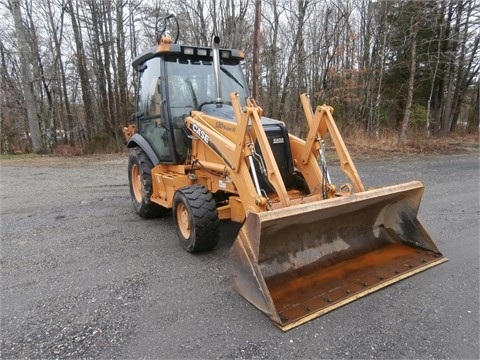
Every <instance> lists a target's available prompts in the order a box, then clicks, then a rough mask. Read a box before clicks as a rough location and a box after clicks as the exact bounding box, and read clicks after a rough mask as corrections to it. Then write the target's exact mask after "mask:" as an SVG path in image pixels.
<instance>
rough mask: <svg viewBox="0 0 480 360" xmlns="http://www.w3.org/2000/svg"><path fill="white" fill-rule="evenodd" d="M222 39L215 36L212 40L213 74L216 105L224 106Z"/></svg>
mask: <svg viewBox="0 0 480 360" xmlns="http://www.w3.org/2000/svg"><path fill="white" fill-rule="evenodd" d="M219 48H220V37H218V36H216V35H215V36H214V37H213V39H212V55H213V72H214V78H215V97H216V98H215V103H216V104H217V105H220V104H223V100H222V91H221V86H220V51H219Z"/></svg>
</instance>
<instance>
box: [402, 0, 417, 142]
mask: <svg viewBox="0 0 480 360" xmlns="http://www.w3.org/2000/svg"><path fill="white" fill-rule="evenodd" d="M413 6H414V14H413V16H412V23H413V24H412V49H411V52H412V53H411V61H410V76H409V78H408V90H407V91H408V92H407V102H406V104H405V112H404V114H403V120H402V127H401V130H400V136H399V138H398V141H399V143H401V144H404V143H406V142H407V131H408V123H409V122H410V112H411V111H412V102H413V90H414V84H415V69H416V67H417V35H418V16H417V15H418V9H417V4H414V5H413Z"/></svg>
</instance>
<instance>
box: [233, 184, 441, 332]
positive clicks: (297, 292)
mask: <svg viewBox="0 0 480 360" xmlns="http://www.w3.org/2000/svg"><path fill="white" fill-rule="evenodd" d="M422 194H423V185H422V183H420V182H418V181H413V182H409V183H405V184H400V185H394V186H389V187H384V188H380V189H375V190H369V191H365V192H360V193H356V194H353V195H349V196H345V197H337V198H333V199H328V200H323V201H319V202H315V203H309V204H301V205H297V206H291V207H287V208H282V209H278V210H272V211H268V212H263V213H251V212H250V213H248V214H247V217H246V220H245V223H244V225H243V226H242V228H241V229H240V232H239V234H238V237H237V239H236V240H235V243H234V245H233V247H232V250H231V260H232V261H231V262H232V275H233V280H234V286H235V289H236V290H237V291H238V292H239V293H240V295H242V296H243V297H245V298H246V299H247V300H248V301H250V302H251V303H252V304H253V305H255V306H256V307H257V308H258V309H260V310H261V311H262V312H264V313H265V314H267V315H268V316H269V317H270V318H271V319H272V320H273V321H274V322H275V323H276V325H277V326H278V327H280V328H281V329H282V330H284V331H286V330H289V329H291V328H294V327H296V326H298V325H301V324H303V323H305V322H307V321H309V320H311V319H314V318H316V317H318V316H320V315H323V314H325V313H326V312H328V311H331V310H334V309H336V308H338V307H340V306H343V305H345V304H347V303H349V302H352V301H354V300H356V299H358V298H360V297H362V296H366V295H368V294H370V293H372V292H374V291H376V290H379V289H381V288H383V287H386V286H388V285H390V284H392V283H395V282H397V281H400V280H402V279H405V278H407V277H409V276H412V275H414V274H416V273H418V272H420V271H423V270H426V269H428V268H430V267H432V266H435V265H438V264H440V263H442V262H445V261H447V259H446V258H445V257H444V256H443V255H442V254H441V253H440V251H439V250H438V248H437V246H436V245H435V244H434V242H433V241H432V239H431V238H430V236H429V235H428V234H427V232H426V231H425V229H424V228H423V227H422V225H421V224H420V223H419V221H418V220H417V212H418V207H419V205H420V201H421V197H422Z"/></svg>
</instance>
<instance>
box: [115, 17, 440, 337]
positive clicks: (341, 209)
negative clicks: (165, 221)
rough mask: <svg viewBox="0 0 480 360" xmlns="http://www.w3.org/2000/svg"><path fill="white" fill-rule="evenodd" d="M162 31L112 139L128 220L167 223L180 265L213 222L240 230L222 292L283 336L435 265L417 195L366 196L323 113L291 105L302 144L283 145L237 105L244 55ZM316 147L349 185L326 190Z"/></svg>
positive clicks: (208, 237) (207, 241)
mask: <svg viewBox="0 0 480 360" xmlns="http://www.w3.org/2000/svg"><path fill="white" fill-rule="evenodd" d="M172 17H173V16H172V15H170V16H168V17H166V18H163V19H161V20H160V21H159V23H158V24H160V25H159V26H158V27H157V28H158V29H159V30H157V36H158V39H157V45H156V46H154V47H153V48H151V49H150V50H148V51H146V52H145V53H143V54H142V55H140V56H139V57H137V58H136V59H135V60H134V61H133V67H134V69H135V70H136V71H137V74H138V86H137V97H136V112H135V115H134V117H135V119H134V121H133V122H132V123H131V124H130V125H129V126H127V127H125V129H124V133H125V137H126V140H127V147H128V148H130V155H129V161H128V177H129V183H130V192H131V198H132V201H133V205H134V207H135V210H136V212H137V213H138V214H139V215H140V216H142V217H145V218H151V217H158V216H165V215H167V214H168V213H170V212H171V213H173V218H174V222H175V225H176V228H177V233H178V238H179V240H180V244H181V245H182V246H183V248H185V249H186V250H187V251H189V252H198V251H204V250H208V249H211V248H213V247H214V246H215V245H216V244H217V242H218V240H219V220H221V219H230V220H231V221H234V222H239V223H243V226H242V227H241V229H240V231H239V234H238V237H237V238H236V240H235V242H234V245H233V247H232V249H231V265H232V269H231V272H232V279H233V283H234V287H235V289H236V291H237V292H238V293H239V294H240V295H242V296H243V297H245V298H246V299H247V300H248V301H249V302H251V303H252V304H253V305H255V306H256V307H257V308H258V309H260V310H261V311H262V312H264V313H265V314H267V315H268V316H269V317H270V318H271V320H272V321H273V322H274V323H275V324H276V325H277V326H278V327H280V328H281V329H282V330H284V331H285V330H289V329H291V328H293V327H295V326H298V325H300V324H302V323H305V322H307V321H309V320H311V319H313V318H316V317H318V316H320V315H322V314H324V313H326V312H328V311H331V310H333V309H336V308H338V307H340V306H342V305H345V304H347V303H349V302H351V301H354V300H356V299H358V298H360V297H362V296H365V295H368V294H370V293H372V292H374V291H376V290H378V289H381V288H383V287H386V286H388V285H390V284H392V283H395V282H397V281H400V280H402V279H404V278H407V277H409V276H411V275H414V274H416V273H418V272H420V271H423V270H426V269H428V268H430V267H432V266H435V265H438V264H440V263H442V262H444V261H447V259H446V258H445V257H444V256H443V255H442V254H441V252H440V251H439V249H438V248H437V246H436V245H435V243H434V242H433V241H432V239H431V238H430V236H429V235H428V233H427V232H426V231H425V229H424V228H423V227H422V225H421V224H420V222H419V221H418V219H417V212H418V208H419V205H420V201H421V197H422V194H423V185H422V183H420V182H419V181H412V182H408V183H404V184H400V185H393V186H388V187H383V188H378V189H373V190H365V188H364V185H363V184H362V181H361V180H360V177H359V175H358V173H357V171H356V169H355V166H354V164H353V162H352V160H351V158H350V156H349V154H348V151H347V149H346V147H345V144H344V142H343V140H342V138H341V136H340V134H339V131H338V129H337V127H336V125H335V122H334V120H333V117H332V112H333V109H332V108H330V107H328V106H325V105H323V106H318V107H316V108H315V109H312V108H311V106H310V101H309V98H308V97H307V96H306V95H305V94H303V95H301V97H300V99H301V103H302V105H303V109H304V112H305V117H306V121H307V122H308V129H309V130H308V135H307V137H306V138H305V139H304V140H302V139H300V138H298V137H296V136H293V135H292V134H289V133H288V131H287V129H286V127H285V125H284V123H283V122H280V121H277V120H273V119H269V118H266V117H264V116H263V115H262V109H261V108H260V107H259V105H258V104H257V103H256V101H255V100H254V99H252V98H251V97H249V93H248V86H247V83H246V82H245V79H244V75H243V72H242V61H243V60H244V53H243V52H242V51H239V50H234V49H221V48H220V47H219V43H220V39H219V38H218V37H214V38H213V41H212V46H211V47H200V46H184V45H180V44H178V43H177V42H176V40H172V38H171V37H170V36H167V35H165V24H166V23H167V22H168V21H169V19H172ZM162 24H163V27H162V26H161V25H162ZM160 28H161V29H160ZM177 35H178V33H177ZM177 37H178V36H177ZM224 94H226V96H225V97H224ZM327 138H328V139H330V140H331V142H332V143H333V145H334V148H335V150H336V152H337V154H338V158H339V162H340V168H341V170H343V172H344V173H345V174H346V175H345V176H346V177H348V179H349V181H350V183H347V184H344V185H341V186H339V185H335V184H333V183H332V181H331V180H330V172H329V169H328V167H327V161H326V156H325V140H326V139H327Z"/></svg>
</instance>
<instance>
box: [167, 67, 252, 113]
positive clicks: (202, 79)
mask: <svg viewBox="0 0 480 360" xmlns="http://www.w3.org/2000/svg"><path fill="white" fill-rule="evenodd" d="M165 66H166V74H167V84H168V98H169V105H170V112H171V116H172V118H173V119H175V118H176V117H178V116H182V115H186V114H189V113H190V111H191V110H195V109H196V110H201V108H202V106H203V105H205V104H211V103H214V102H215V99H216V94H215V80H214V79H215V77H214V73H213V62H212V61H209V60H191V59H177V58H174V59H166V61H165ZM220 85H221V96H222V99H223V103H224V104H227V105H228V104H231V101H230V93H232V92H237V93H238V94H239V97H240V103H241V104H242V105H245V102H246V99H247V97H248V89H247V85H246V84H245V80H244V77H243V72H242V69H241V66H240V64H239V63H238V61H231V62H228V61H223V62H222V64H221V66H220Z"/></svg>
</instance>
